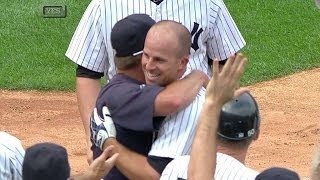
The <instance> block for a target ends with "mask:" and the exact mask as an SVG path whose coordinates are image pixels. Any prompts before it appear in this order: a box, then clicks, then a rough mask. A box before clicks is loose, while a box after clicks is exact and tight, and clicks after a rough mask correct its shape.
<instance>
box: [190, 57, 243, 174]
mask: <svg viewBox="0 0 320 180" xmlns="http://www.w3.org/2000/svg"><path fill="white" fill-rule="evenodd" d="M246 62H247V59H246V58H245V57H244V56H243V55H242V54H238V55H237V56H231V57H230V58H229V59H228V61H227V63H226V64H225V66H224V67H223V69H222V71H221V72H219V63H218V62H217V61H215V62H214V64H213V72H214V75H213V78H212V79H211V80H210V82H209V84H208V86H207V90H206V98H205V103H204V106H203V109H202V111H201V114H200V117H199V118H200V119H199V124H198V127H197V131H196V135H195V138H194V141H193V144H192V149H191V157H190V162H189V167H188V179H190V180H206V179H208V180H211V179H212V177H214V173H215V166H216V155H215V154H216V149H217V144H216V134H217V127H218V121H219V116H220V111H221V107H222V106H223V105H224V103H226V102H227V101H229V100H231V99H232V98H233V97H234V96H238V95H239V94H242V93H244V92H245V91H247V89H244V88H240V89H238V90H236V91H235V89H236V87H237V86H238V83H239V81H240V77H241V75H242V74H243V72H244V67H245V64H246Z"/></svg>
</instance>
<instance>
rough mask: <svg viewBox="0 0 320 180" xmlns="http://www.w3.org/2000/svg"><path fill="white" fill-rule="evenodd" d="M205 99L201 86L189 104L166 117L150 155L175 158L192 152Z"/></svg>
mask: <svg viewBox="0 0 320 180" xmlns="http://www.w3.org/2000/svg"><path fill="white" fill-rule="evenodd" d="M204 99H205V89H204V88H201V89H200V91H199V93H198V95H197V96H196V97H195V99H194V100H193V102H192V103H191V104H190V105H189V106H187V107H186V108H185V109H183V110H181V111H179V112H177V113H174V114H172V115H169V116H167V117H166V118H165V120H164V122H163V124H162V125H161V127H160V129H159V132H158V137H157V139H156V140H155V141H154V142H153V144H152V147H151V150H150V151H149V155H150V156H158V157H169V158H175V157H176V156H181V155H187V154H190V151H191V145H192V140H193V137H194V134H195V129H196V126H197V121H198V119H199V115H200V112H201V110H202V105H203V103H204Z"/></svg>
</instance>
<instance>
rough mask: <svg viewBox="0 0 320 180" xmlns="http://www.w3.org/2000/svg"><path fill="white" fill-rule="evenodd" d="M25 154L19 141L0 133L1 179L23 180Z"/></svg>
mask: <svg viewBox="0 0 320 180" xmlns="http://www.w3.org/2000/svg"><path fill="white" fill-rule="evenodd" d="M24 154H25V151H24V149H23V147H22V145H21V142H20V140H19V139H17V138H16V137H14V136H12V135H10V134H8V133H5V132H2V131H0V179H12V180H22V162H23V157H24Z"/></svg>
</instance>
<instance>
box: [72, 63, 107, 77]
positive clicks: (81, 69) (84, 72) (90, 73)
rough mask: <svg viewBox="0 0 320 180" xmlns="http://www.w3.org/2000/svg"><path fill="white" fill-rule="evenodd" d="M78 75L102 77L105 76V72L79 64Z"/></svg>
mask: <svg viewBox="0 0 320 180" xmlns="http://www.w3.org/2000/svg"><path fill="white" fill-rule="evenodd" d="M76 77H85V78H90V79H100V78H101V77H103V73H99V72H95V71H92V70H90V69H87V68H85V67H82V66H80V65H78V67H77V69H76Z"/></svg>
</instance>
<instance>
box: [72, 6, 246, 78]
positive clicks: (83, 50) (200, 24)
mask: <svg viewBox="0 0 320 180" xmlns="http://www.w3.org/2000/svg"><path fill="white" fill-rule="evenodd" d="M133 13H144V14H149V15H150V16H151V17H152V18H153V19H155V20H156V21H160V20H175V21H178V22H181V23H182V24H183V25H185V26H186V27H187V28H188V29H189V31H190V32H191V34H192V42H193V43H192V48H191V54H190V61H189V64H188V70H187V72H186V73H189V72H190V70H194V69H197V70H202V71H203V72H205V73H207V74H208V76H209V77H211V74H212V73H211V70H210V68H209V67H208V57H209V58H210V59H214V58H218V59H220V60H223V59H227V58H228V57H229V56H230V55H232V54H234V53H236V52H237V51H239V50H240V49H241V48H242V47H243V46H244V45H245V41H244V39H243V37H242V35H241V34H240V32H239V30H238V28H237V26H236V24H235V22H234V20H233V19H232V17H231V15H230V14H229V11H228V10H227V8H226V6H225V4H224V2H223V1H222V0H164V1H162V2H161V3H160V4H159V5H157V4H155V3H153V2H151V1H150V0H92V1H91V3H90V4H89V6H88V7H87V9H86V11H85V13H84V15H83V17H82V19H81V21H80V23H79V24H78V27H77V28H76V30H75V32H74V35H73V37H72V40H71V42H70V44H69V47H68V49H67V51H66V56H67V57H68V58H69V59H71V60H72V61H74V62H75V63H76V64H78V65H81V66H83V67H85V68H87V69H90V70H93V71H96V72H106V71H107V70H108V76H109V78H112V76H113V75H114V74H115V73H116V68H115V65H114V62H113V57H114V51H113V49H112V46H111V43H110V38H109V36H110V32H111V29H112V27H113V25H114V24H115V23H116V22H117V21H118V20H120V19H122V18H124V17H126V16H128V15H130V14H133Z"/></svg>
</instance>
